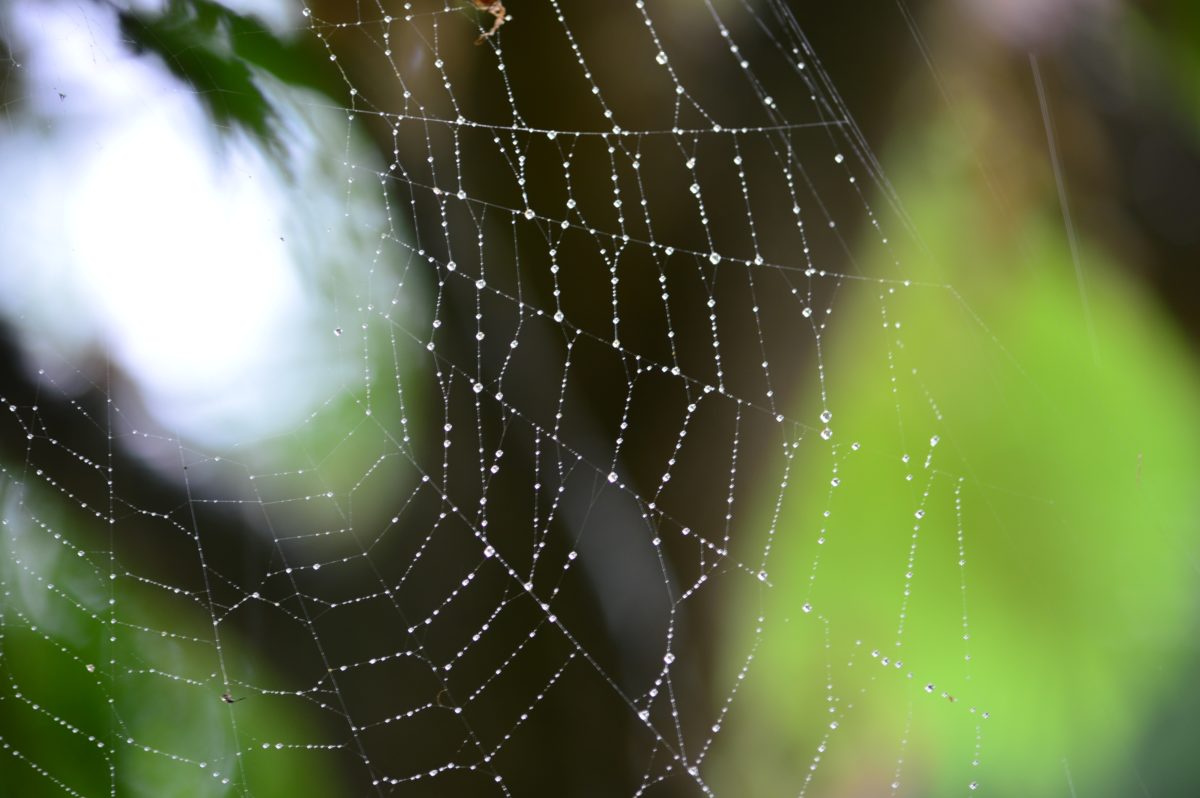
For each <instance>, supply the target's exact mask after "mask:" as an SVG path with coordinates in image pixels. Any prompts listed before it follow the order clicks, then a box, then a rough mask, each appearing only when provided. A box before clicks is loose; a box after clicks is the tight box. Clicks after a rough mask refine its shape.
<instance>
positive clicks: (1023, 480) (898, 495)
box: [718, 121, 1200, 796]
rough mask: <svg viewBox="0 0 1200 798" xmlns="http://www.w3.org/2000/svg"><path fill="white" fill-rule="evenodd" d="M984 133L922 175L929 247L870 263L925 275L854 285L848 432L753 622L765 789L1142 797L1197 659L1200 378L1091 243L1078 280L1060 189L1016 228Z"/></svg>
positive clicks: (750, 759)
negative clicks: (981, 142)
mask: <svg viewBox="0 0 1200 798" xmlns="http://www.w3.org/2000/svg"><path fill="white" fill-rule="evenodd" d="M961 140H962V137H961V135H960V134H959V133H958V132H957V129H955V128H954V127H953V126H951V125H949V124H947V123H945V122H944V121H943V122H940V123H936V124H934V125H933V126H932V127H931V128H930V129H929V130H928V131H927V133H926V135H925V137H924V139H923V140H922V142H921V144H920V148H919V149H914V150H910V151H909V152H907V153H906V156H907V157H903V158H901V159H899V160H900V162H901V163H902V164H903V166H902V168H901V169H900V170H897V171H896V172H894V174H893V177H894V178H895V183H896V185H897V186H898V187H899V190H900V195H901V196H902V197H904V198H905V199H906V202H907V209H908V211H909V212H910V213H911V215H912V217H913V219H914V221H915V223H916V229H918V230H919V231H921V235H922V236H923V237H924V242H923V246H921V245H920V244H919V243H916V242H911V241H906V242H901V243H896V244H893V246H894V247H896V249H894V250H891V251H889V250H887V249H883V250H882V251H879V250H880V248H879V247H878V244H877V243H876V244H874V245H871V244H868V245H864V250H866V251H868V252H870V251H872V247H874V248H875V249H874V252H875V254H873V255H869V257H872V258H876V259H879V263H878V264H876V265H877V266H878V268H871V266H870V265H869V266H868V267H867V272H868V273H886V266H887V265H888V263H889V262H890V261H891V258H892V257H895V256H899V260H900V261H901V263H903V264H905V272H904V274H903V277H911V278H912V284H911V285H909V286H906V285H905V284H904V283H902V282H900V281H897V282H895V283H892V284H889V285H886V286H883V287H879V286H874V287H870V288H867V289H865V290H864V289H863V288H862V287H861V286H859V287H855V286H848V287H847V288H846V290H845V293H844V295H843V298H842V299H841V300H840V301H841V302H842V305H841V306H840V310H839V312H838V313H837V314H836V315H834V316H833V317H831V319H830V322H829V330H828V331H827V333H826V337H825V342H826V347H827V348H826V353H827V356H826V360H825V363H826V383H825V387H826V389H827V390H828V396H829V400H828V401H829V407H830V408H831V409H832V410H833V419H832V420H831V424H830V426H831V428H832V430H833V432H834V434H833V437H832V438H831V440H830V441H828V442H824V441H821V440H820V439H819V438H818V436H817V435H816V434H815V431H814V432H813V434H811V435H810V436H809V437H808V439H807V440H805V442H804V443H803V444H802V445H801V447H800V449H799V450H798V460H797V462H795V463H794V464H793V466H792V473H793V474H798V475H803V478H801V479H796V480H795V483H794V484H795V485H796V487H795V488H793V489H791V490H790V491H789V492H788V493H787V494H786V498H785V501H784V509H783V515H782V519H781V521H780V522H779V524H778V527H777V529H776V531H775V535H774V540H775V544H774V551H773V553H772V560H771V562H770V564H769V567H770V571H771V572H772V573H773V574H777V575H779V578H778V579H776V580H774V586H773V587H770V588H763V589H761V590H757V591H754V592H753V593H748V594H747V595H744V596H743V598H742V601H740V602H737V604H736V606H733V607H731V609H730V613H729V617H730V618H731V619H732V618H745V617H747V612H750V613H754V612H756V610H755V609H754V608H755V607H761V613H762V614H763V616H764V617H765V631H764V634H763V638H762V642H761V644H760V645H759V647H758V649H757V651H756V654H755V657H754V662H753V664H752V666H751V670H752V673H753V677H754V678H752V679H751V680H749V681H748V682H747V683H746V687H745V688H744V690H745V692H746V693H748V695H746V699H745V700H746V703H745V704H744V705H742V706H740V707H738V708H736V709H735V710H734V712H733V713H732V715H731V718H730V720H729V723H727V724H726V725H727V727H729V728H731V730H733V735H732V738H731V739H732V740H733V743H732V744H731V745H730V748H729V749H728V751H727V752H726V756H725V757H724V758H723V759H722V760H721V767H722V770H723V772H724V773H725V774H726V777H725V780H724V782H723V786H725V787H730V788H732V785H735V784H741V785H745V784H750V785H751V788H749V789H747V788H744V787H740V788H738V789H737V790H735V791H736V792H739V793H741V794H753V795H768V794H779V793H780V792H781V791H785V788H788V789H790V790H791V791H792V792H794V789H793V788H794V786H795V785H796V784H797V783H801V782H802V781H803V778H804V776H805V774H807V773H808V767H809V765H810V764H811V763H812V762H813V761H814V758H816V760H817V761H820V762H821V766H820V768H819V769H818V770H817V776H816V779H817V782H816V784H818V785H819V787H814V791H813V794H820V795H831V796H839V795H862V794H883V793H885V792H887V791H888V790H889V789H890V785H891V782H892V781H893V779H894V778H896V773H897V772H898V771H899V773H900V776H899V780H900V781H901V782H902V783H903V784H904V785H905V789H904V790H903V794H916V795H925V796H933V795H962V794H964V793H965V792H966V791H967V787H968V785H969V784H970V783H971V782H974V781H978V783H979V785H980V788H979V789H980V790H981V792H980V794H988V795H1051V794H1067V781H1068V779H1070V780H1071V781H1072V783H1073V785H1074V789H1076V790H1078V794H1080V795H1089V796H1096V795H1125V794H1129V793H1128V789H1129V787H1130V784H1131V780H1132V779H1133V778H1134V772H1133V771H1132V770H1131V768H1132V765H1131V763H1130V762H1129V759H1130V757H1131V756H1132V752H1133V751H1135V750H1136V748H1137V746H1138V745H1139V742H1140V740H1141V738H1142V737H1143V736H1144V735H1146V734H1147V733H1148V725H1149V723H1150V720H1151V717H1152V715H1153V713H1154V712H1155V710H1156V708H1157V706H1158V703H1159V702H1160V701H1162V700H1163V699H1164V698H1166V697H1168V696H1169V695H1170V692H1171V690H1172V685H1173V684H1176V683H1177V680H1179V679H1181V678H1183V673H1182V671H1181V668H1182V666H1183V664H1184V662H1185V660H1186V658H1187V657H1189V656H1190V655H1191V651H1190V649H1189V647H1188V646H1187V645H1183V644H1181V641H1182V640H1185V639H1186V638H1187V635H1188V630H1189V629H1190V628H1194V627H1193V626H1192V625H1193V624H1194V623H1195V620H1196V618H1195V606H1196V590H1195V585H1196V581H1197V573H1198V566H1197V561H1196V557H1195V551H1196V530H1197V528H1200V523H1198V522H1200V517H1198V516H1200V508H1198V507H1197V505H1196V501H1195V485H1196V476H1197V474H1200V451H1198V450H1197V447H1196V441H1198V440H1200V422H1198V419H1197V414H1196V412H1195V409H1196V407H1197V406H1200V381H1198V379H1197V364H1196V363H1195V362H1194V360H1193V359H1192V356H1191V355H1190V353H1189V350H1188V348H1187V347H1186V345H1185V341H1184V340H1183V338H1182V336H1181V335H1180V333H1179V331H1178V330H1176V329H1175V328H1174V327H1173V325H1172V324H1171V323H1170V321H1169V318H1168V317H1167V316H1166V314H1165V313H1164V312H1163V311H1162V309H1161V308H1160V306H1159V304H1158V302H1157V301H1156V299H1155V298H1154V297H1152V296H1150V295H1148V294H1147V293H1146V292H1145V289H1144V288H1143V287H1141V286H1139V285H1138V284H1137V283H1136V282H1134V281H1133V280H1131V279H1130V278H1129V277H1128V276H1126V274H1125V273H1124V272H1123V271H1122V270H1120V269H1119V268H1118V266H1117V265H1116V264H1115V263H1114V262H1113V261H1112V259H1111V258H1110V257H1109V256H1107V254H1106V253H1105V252H1104V251H1102V250H1100V249H1098V248H1096V247H1094V246H1092V245H1090V244H1089V243H1088V242H1087V240H1086V237H1085V239H1084V241H1083V246H1082V254H1081V268H1082V271H1083V275H1084V277H1083V279H1082V281H1081V280H1079V279H1077V277H1076V274H1075V267H1074V265H1073V262H1072V259H1071V254H1070V251H1069V249H1068V246H1067V232H1066V231H1065V230H1064V229H1063V226H1062V221H1061V218H1062V217H1061V215H1060V214H1059V209H1058V208H1057V207H1056V206H1055V204H1054V203H1053V197H1054V192H1053V188H1052V185H1053V184H1052V183H1051V184H1049V186H1048V187H1047V188H1046V190H1045V191H1043V193H1042V194H1041V195H1039V196H1042V197H1046V198H1047V199H1044V200H1035V201H1031V202H1030V203H1029V204H1028V205H1027V206H1026V207H1023V208H1017V209H1014V210H1010V211H1009V212H1007V213H1006V212H1003V211H1002V210H1000V209H1001V208H1002V206H1001V205H1000V203H998V201H997V198H996V196H995V195H994V194H993V193H992V192H991V191H990V190H988V189H986V188H984V187H982V186H979V185H977V184H976V183H975V182H974V181H975V180H976V179H977V172H976V164H975V162H974V160H973V159H972V158H971V157H969V153H968V152H966V151H965V149H964V148H963V147H962V146H961V144H959V142H961ZM1029 157H1030V161H1028V162H1029V163H1035V164H1038V163H1042V162H1044V161H1041V160H1038V158H1037V155H1036V154H1030V156H1029ZM884 259H886V260H884ZM851 295H852V296H853V297H854V298H855V299H854V300H853V301H852V305H851V304H847V299H848V297H849V296H851ZM1085 307H1086V310H1085ZM813 393H815V391H813ZM796 410H797V413H796V417H798V418H803V419H814V420H815V419H816V418H817V416H818V414H819V413H820V412H821V406H820V405H818V404H817V403H815V402H811V403H808V404H806V405H805V406H803V407H800V408H796ZM814 423H815V421H814ZM935 436H936V438H937V440H936V443H935V442H934V438H935ZM852 442H859V443H860V445H861V447H860V448H859V449H858V450H857V451H855V450H854V449H853V448H852V447H851V443H852ZM906 458H907V462H905V459H906ZM821 475H826V478H824V479H822V478H821ZM910 475H911V478H910ZM835 476H836V478H837V480H838V485H837V487H832V486H831V479H832V478H833V477H835ZM761 506H762V507H773V506H774V496H773V495H765V496H764V497H763V499H762V501H761ZM826 511H828V512H829V515H828V517H825V515H824V513H825V512H826ZM769 524H770V519H769V518H765V519H763V520H762V521H761V522H760V524H759V527H760V528H766V527H767V526H769ZM960 530H961V540H962V547H963V552H964V553H965V560H964V562H965V565H963V566H961V567H960V565H959V558H960V551H959V533H960ZM822 537H823V538H824V540H825V542H824V543H823V544H819V543H818V538H822ZM814 564H815V565H814ZM810 573H812V574H813V575H814V576H813V578H812V580H811V581H810V580H809V579H808V578H807V576H808V574H810ZM909 573H911V578H909V577H908V576H906V574H909ZM785 574H786V576H784V575H785ZM906 591H908V594H907V595H906ZM806 602H811V608H812V609H811V612H805V611H804V609H802V608H803V606H804V605H805V603H806ZM964 608H965V616H964ZM964 617H965V619H966V622H967V626H966V627H964ZM901 630H902V631H901ZM737 631H738V632H740V636H741V637H742V638H743V645H739V646H731V647H730V649H729V650H730V661H729V662H728V663H727V666H726V670H727V671H728V672H731V673H732V672H734V671H736V669H737V668H738V667H740V666H741V664H742V661H741V660H740V659H738V657H741V656H744V652H745V651H746V650H748V648H749V646H750V643H751V641H752V640H753V635H752V632H753V630H752V629H747V628H741V629H739V630H737ZM966 633H969V640H968V639H964V635H965V634H966ZM968 654H969V656H970V660H969V661H967V660H966V657H967V656H968ZM885 660H886V662H887V664H886V666H885V665H884V662H885ZM718 683H720V682H718ZM927 685H928V686H929V687H928V689H927ZM951 698H953V700H951ZM984 711H987V712H989V713H990V717H989V718H988V719H983V717H982V713H983V712H984ZM833 722H836V726H837V728H836V729H835V728H832V727H831V726H830V724H831V723H833ZM977 746H978V747H977ZM977 758H978V761H979V765H978V766H975V765H973V764H972V763H973V762H974V761H975V760H976V759H977ZM898 763H901V764H898ZM993 763H995V766H992V764H993Z"/></svg>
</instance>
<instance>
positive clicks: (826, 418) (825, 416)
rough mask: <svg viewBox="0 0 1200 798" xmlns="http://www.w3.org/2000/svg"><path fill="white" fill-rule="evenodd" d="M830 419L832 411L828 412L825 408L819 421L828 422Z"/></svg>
mask: <svg viewBox="0 0 1200 798" xmlns="http://www.w3.org/2000/svg"><path fill="white" fill-rule="evenodd" d="M832 420H833V413H830V412H829V411H828V410H825V411H824V412H822V413H821V421H823V422H825V423H826V424H828V423H829V422H830V421H832Z"/></svg>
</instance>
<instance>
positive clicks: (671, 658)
mask: <svg viewBox="0 0 1200 798" xmlns="http://www.w3.org/2000/svg"><path fill="white" fill-rule="evenodd" d="M674 661H675V655H674V654H672V653H671V652H670V651H668V652H667V653H666V654H663V662H664V663H665V664H667V665H670V664H671V663H672V662H674Z"/></svg>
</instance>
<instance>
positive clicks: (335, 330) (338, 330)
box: [333, 327, 342, 335]
mask: <svg viewBox="0 0 1200 798" xmlns="http://www.w3.org/2000/svg"><path fill="white" fill-rule="evenodd" d="M333 334H334V335H341V334H342V328H341V327H334V328H333Z"/></svg>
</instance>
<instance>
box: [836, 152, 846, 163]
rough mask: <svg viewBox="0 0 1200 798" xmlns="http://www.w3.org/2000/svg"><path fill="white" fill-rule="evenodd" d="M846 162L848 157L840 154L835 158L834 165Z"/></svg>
mask: <svg viewBox="0 0 1200 798" xmlns="http://www.w3.org/2000/svg"><path fill="white" fill-rule="evenodd" d="M844 160H846V156H845V155H842V154H841V153H840V152H839V153H838V154H837V155H835V156H833V162H834V163H841V162H842V161H844Z"/></svg>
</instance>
